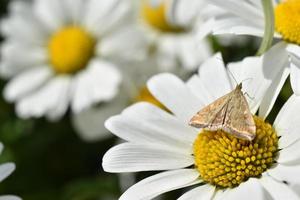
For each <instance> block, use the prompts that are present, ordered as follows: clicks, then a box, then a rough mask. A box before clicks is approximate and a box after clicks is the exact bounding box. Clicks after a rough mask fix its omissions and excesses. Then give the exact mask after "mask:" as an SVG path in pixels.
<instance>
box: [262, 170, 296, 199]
mask: <svg viewBox="0 0 300 200" xmlns="http://www.w3.org/2000/svg"><path fill="white" fill-rule="evenodd" d="M258 180H259V182H260V183H261V184H262V185H263V187H264V188H265V189H266V190H267V191H268V192H269V194H270V195H271V196H272V197H273V199H274V200H282V199H289V200H299V197H298V196H297V194H296V193H295V192H293V190H292V189H291V188H290V187H289V186H287V185H286V184H284V183H281V182H278V181H276V180H274V179H272V178H271V177H268V176H262V177H261V178H260V179H258Z"/></svg>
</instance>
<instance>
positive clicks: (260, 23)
mask: <svg viewBox="0 0 300 200" xmlns="http://www.w3.org/2000/svg"><path fill="white" fill-rule="evenodd" d="M272 2H273V6H274V15H275V34H274V38H276V40H277V41H278V40H279V41H280V42H279V43H281V44H279V45H278V44H277V45H278V46H281V48H282V50H281V51H286V53H287V54H288V55H289V56H288V57H286V58H285V60H281V61H280V62H281V63H282V65H288V66H290V68H291V76H290V80H291V85H292V89H293V91H294V93H295V94H296V95H300V81H299V80H300V46H299V44H300V34H299V19H300V14H299V9H300V2H299V1H296V0H287V1H275V0H272ZM209 3H211V4H213V5H215V6H217V9H215V10H219V12H213V13H212V14H211V17H214V18H215V23H211V29H212V30H213V33H214V34H216V35H221V34H236V35H252V36H258V37H263V35H264V26H265V19H264V13H263V8H262V5H261V1H256V0H242V1H235V0H229V1H226V2H225V1H222V0H211V1H209ZM278 56H279V57H280V55H278V54H274V55H273V56H272V57H270V59H274V58H277V57H278Z"/></svg>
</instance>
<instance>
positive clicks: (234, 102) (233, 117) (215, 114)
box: [189, 83, 256, 141]
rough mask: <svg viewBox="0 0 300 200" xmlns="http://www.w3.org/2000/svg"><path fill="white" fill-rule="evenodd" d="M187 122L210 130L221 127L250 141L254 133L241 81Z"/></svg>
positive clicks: (252, 121) (254, 128)
mask: <svg viewBox="0 0 300 200" xmlns="http://www.w3.org/2000/svg"><path fill="white" fill-rule="evenodd" d="M189 124H190V125H191V126H193V127H196V128H203V129H205V130H210V131H216V130H219V129H221V130H223V131H225V132H227V133H230V134H232V135H234V136H235V137H237V138H240V139H244V140H250V141H251V140H253V139H254V138H255V135H256V126H255V122H254V119H253V116H252V114H251V111H250V108H249V105H248V102H247V100H246V98H245V96H244V94H243V92H242V83H240V84H238V85H237V86H236V88H235V89H234V90H233V91H231V92H230V93H228V94H226V95H224V96H222V97H220V98H219V99H217V100H215V101H214V102H212V103H211V104H209V105H207V106H206V107H204V108H203V109H201V110H200V111H199V112H198V113H197V114H196V115H194V116H193V117H192V119H191V120H190V122H189Z"/></svg>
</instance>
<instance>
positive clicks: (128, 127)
mask: <svg viewBox="0 0 300 200" xmlns="http://www.w3.org/2000/svg"><path fill="white" fill-rule="evenodd" d="M266 56H267V55H265V56H262V57H249V58H246V59H244V60H243V61H242V62H237V63H230V64H229V65H228V66H227V68H226V67H225V66H224V64H223V61H222V58H221V56H220V55H219V54H217V55H216V56H214V57H212V58H210V59H208V60H207V61H206V62H205V63H204V64H203V65H202V66H200V68H199V73H198V75H194V76H192V77H191V78H190V79H189V80H188V81H187V83H184V82H182V81H181V80H180V79H178V78H177V77H176V76H174V75H171V74H160V75H157V76H154V77H153V78H152V79H150V80H149V82H148V88H149V90H150V91H151V93H152V94H153V95H154V96H155V98H157V99H158V100H159V101H160V102H161V103H162V104H163V105H164V106H166V108H168V109H169V111H170V112H166V111H164V110H162V109H160V108H158V107H156V106H153V105H151V104H149V103H137V104H135V105H132V106H130V107H129V108H127V109H125V110H124V111H123V112H122V113H121V114H120V115H117V116H113V117H111V118H109V119H108V120H107V121H106V124H105V125H106V127H107V128H108V129H109V130H110V131H111V132H112V133H114V134H115V135H117V136H118V137H120V138H122V139H123V140H125V141H127V142H125V143H123V144H120V145H117V146H115V147H113V148H111V149H110V150H109V151H108V152H107V153H106V154H105V155H104V157H103V163H102V166H103V168H104V170H105V171H107V172H113V173H120V172H124V173H127V172H140V171H164V170H166V171H164V172H161V173H158V174H156V175H153V176H151V177H148V178H146V179H144V180H141V181H140V182H138V183H136V184H135V185H133V186H132V187H130V188H129V189H128V190H127V191H126V192H125V193H124V194H123V195H122V196H121V197H120V200H127V199H128V200H142V199H153V198H155V197H157V196H159V195H160V194H163V193H166V192H168V191H171V190H175V189H179V188H184V187H187V186H191V185H195V186H196V185H198V186H197V187H195V188H194V189H192V190H190V191H188V192H186V193H185V194H183V195H182V196H181V197H180V198H179V199H180V200H183V199H189V200H191V199H232V200H235V199H249V200H250V199H261V200H263V199H299V197H298V196H297V195H296V193H295V192H294V191H293V190H292V188H291V187H289V185H288V184H291V183H299V182H300V179H299V178H298V177H300V176H299V172H300V170H299V169H300V166H299V162H298V161H299V153H298V152H299V151H298V150H297V149H298V146H299V144H300V143H299V137H300V136H299V134H297V133H298V132H299V131H300V130H299V128H300V127H299V124H300V121H299V120H300V118H299V117H298V116H299V115H298V110H299V108H300V99H299V98H298V97H296V96H292V97H291V98H290V99H289V100H288V102H286V104H285V105H284V107H283V108H282V109H281V111H280V113H279V114H278V116H277V118H276V121H275V123H274V128H273V127H272V126H271V125H270V124H269V123H267V122H265V121H264V120H265V117H266V116H267V115H268V113H269V112H270V110H271V108H272V107H273V103H274V102H273V100H274V99H276V97H277V95H278V93H270V92H269V89H270V88H272V87H275V88H276V89H275V91H278V90H280V89H281V86H280V85H278V84H276V83H277V82H278V81H274V80H276V79H281V76H278V75H279V74H281V73H288V70H287V69H286V68H283V67H282V66H281V65H280V63H268V62H269V60H268V59H266ZM271 64H272V65H271ZM228 71H230V73H232V75H230V73H229V72H228ZM233 76H234V77H235V78H236V79H237V81H239V82H240V81H243V80H245V79H248V78H252V80H248V81H245V82H243V91H245V92H247V93H248V95H249V96H250V98H248V102H249V106H250V108H251V111H252V113H253V114H255V113H256V112H257V110H258V108H259V116H255V117H254V118H255V122H256V126H257V132H256V133H257V136H256V138H255V139H254V140H253V141H252V143H249V142H247V141H243V140H239V139H237V138H235V137H234V136H231V135H229V134H226V133H224V132H222V131H215V132H210V131H202V130H198V129H195V128H193V127H190V126H188V122H189V120H190V119H191V117H192V116H193V115H194V114H195V113H196V112H197V111H199V110H200V109H201V108H202V107H203V106H205V105H208V104H209V103H211V102H212V101H214V100H215V99H217V98H218V97H220V96H223V95H224V94H226V93H228V92H230V91H232V90H233V89H234V88H235V86H236V84H237V83H236V82H235V81H234V80H233V78H232V77H233ZM251 97H252V98H253V99H252V98H251ZM270 99H272V100H270ZM199 132H200V134H199ZM208 149H209V150H208ZM247 193H251V195H247Z"/></svg>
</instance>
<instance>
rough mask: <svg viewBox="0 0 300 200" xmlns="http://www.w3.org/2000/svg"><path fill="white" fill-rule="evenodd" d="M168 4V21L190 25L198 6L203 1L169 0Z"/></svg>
mask: <svg viewBox="0 0 300 200" xmlns="http://www.w3.org/2000/svg"><path fill="white" fill-rule="evenodd" d="M170 4H171V5H170V9H168V11H169V12H168V13H167V15H168V21H170V22H171V23H172V24H174V25H177V26H180V27H188V26H191V25H192V24H193V22H194V20H195V18H196V17H197V15H198V13H199V11H200V9H201V7H200V6H203V2H202V1H198V0H190V1H171V3H170ZM187 10H188V11H189V12H186V11H187Z"/></svg>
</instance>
